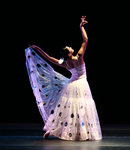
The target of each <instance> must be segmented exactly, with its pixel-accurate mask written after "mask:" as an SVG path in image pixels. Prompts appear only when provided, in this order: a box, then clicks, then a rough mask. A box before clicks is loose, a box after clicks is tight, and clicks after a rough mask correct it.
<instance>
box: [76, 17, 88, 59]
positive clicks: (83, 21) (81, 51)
mask: <svg viewBox="0 0 130 150" xmlns="http://www.w3.org/2000/svg"><path fill="white" fill-rule="evenodd" d="M85 18H86V16H82V18H81V23H80V30H81V34H82V38H83V42H82V45H81V48H80V50H79V51H78V53H77V56H78V57H80V56H83V55H84V53H85V50H86V47H87V43H88V36H87V33H86V31H85V29H84V27H83V25H84V24H86V23H88V22H87V21H86V20H85Z"/></svg>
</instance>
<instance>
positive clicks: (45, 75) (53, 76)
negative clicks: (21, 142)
mask: <svg viewBox="0 0 130 150" xmlns="http://www.w3.org/2000/svg"><path fill="white" fill-rule="evenodd" d="M26 58H27V59H26V66H27V70H28V74H29V78H30V82H31V86H32V89H33V92H34V95H35V97H36V102H37V106H38V108H39V111H40V113H41V116H42V118H43V121H44V123H45V126H44V128H43V130H45V131H49V132H50V134H51V135H54V136H56V137H58V138H60V139H64V140H101V139H102V132H101V128H100V122H99V118H98V114H97V110H96V106H95V102H94V100H93V97H92V94H91V91H90V87H89V85H88V82H87V79H86V67H85V63H83V64H82V65H79V66H78V67H76V68H73V69H70V70H69V71H70V72H71V74H72V76H71V78H70V79H68V78H66V77H64V76H63V75H61V74H59V73H58V72H55V71H54V70H53V68H52V67H51V66H50V65H49V64H48V63H47V62H45V60H43V59H42V58H41V57H39V56H38V55H37V54H36V53H35V52H34V51H33V49H31V48H27V49H26Z"/></svg>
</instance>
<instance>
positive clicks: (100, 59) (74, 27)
mask: <svg viewBox="0 0 130 150" xmlns="http://www.w3.org/2000/svg"><path fill="white" fill-rule="evenodd" d="M1 10H2V11H1V25H2V26H1V33H2V34H1V104H0V123H41V122H42V119H41V116H40V114H39V111H38V109H37V106H36V103H35V98H34V96H33V93H32V89H31V86H30V83H29V80H28V75H27V71H26V66H25V56H24V49H25V48H27V47H28V44H35V45H38V46H40V47H41V48H42V49H43V50H44V51H45V52H47V53H48V54H49V55H51V56H53V57H56V58H59V54H58V51H59V49H60V48H61V47H63V46H65V45H68V46H72V48H73V49H74V50H75V51H78V49H79V48H80V46H81V43H82V36H81V33H80V29H79V24H80V18H81V16H82V15H86V16H87V17H86V20H88V22H89V24H87V25H85V29H86V31H87V33H88V37H89V43H88V47H87V50H86V53H85V56H84V60H85V62H86V67H87V78H88V82H89V85H90V88H91V90H92V94H93V97H94V100H95V103H96V106H97V110H98V114H99V117H100V122H101V124H104V123H109V124H110V123H130V119H129V117H128V116H129V100H130V98H129V89H130V88H129V75H130V73H129V53H128V50H129V40H130V38H129V25H130V21H129V20H128V14H129V12H128V5H127V4H124V3H120V2H118V3H110V2H109V3H108V2H106V1H104V3H100V2H95V3H94V2H93V3H90V2H87V1H82V3H81V2H80V3H79V1H73V2H72V1H71V2H67V1H61V2H56V1H47V2H41V3H40V2H36V1H35V2H33V1H31V2H29V1H26V2H24V1H22V2H20V1H18V2H17V3H13V2H9V3H8V2H5V3H4V4H1ZM50 64H51V63H50ZM51 65H52V66H53V67H54V69H55V70H56V71H58V72H60V73H62V74H63V75H65V76H67V77H70V73H69V72H67V71H66V70H65V69H63V68H60V67H58V66H55V65H53V64H51Z"/></svg>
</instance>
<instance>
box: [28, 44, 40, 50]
mask: <svg viewBox="0 0 130 150" xmlns="http://www.w3.org/2000/svg"><path fill="white" fill-rule="evenodd" d="M29 47H31V48H33V49H39V47H38V46H36V45H29Z"/></svg>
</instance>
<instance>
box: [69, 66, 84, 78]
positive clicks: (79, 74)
mask: <svg viewBox="0 0 130 150" xmlns="http://www.w3.org/2000/svg"><path fill="white" fill-rule="evenodd" d="M69 71H70V72H71V74H72V76H71V80H78V79H83V78H85V79H86V67H85V63H83V64H82V65H79V66H78V67H76V68H72V69H69Z"/></svg>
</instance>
